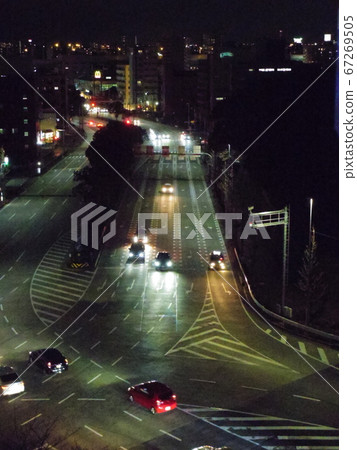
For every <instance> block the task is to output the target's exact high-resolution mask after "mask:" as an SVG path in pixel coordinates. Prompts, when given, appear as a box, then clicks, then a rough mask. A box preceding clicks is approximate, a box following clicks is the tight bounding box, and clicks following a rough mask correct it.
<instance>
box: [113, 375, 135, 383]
mask: <svg viewBox="0 0 357 450" xmlns="http://www.w3.org/2000/svg"><path fill="white" fill-rule="evenodd" d="M115 377H116V378H119V380H121V381H124V383H127V384H131V383H130V381H128V380H124V378H120V377H119V376H118V375H115Z"/></svg>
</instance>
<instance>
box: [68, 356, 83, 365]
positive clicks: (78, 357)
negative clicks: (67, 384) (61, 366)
mask: <svg viewBox="0 0 357 450" xmlns="http://www.w3.org/2000/svg"><path fill="white" fill-rule="evenodd" d="M79 359H81V357H80V356H77V358H76V359H74V360H73V361H71V362H70V363H69V365H70V366H72V364H74V363H75V362H76V361H78V360H79Z"/></svg>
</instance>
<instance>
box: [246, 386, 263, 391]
mask: <svg viewBox="0 0 357 450" xmlns="http://www.w3.org/2000/svg"><path fill="white" fill-rule="evenodd" d="M241 387H242V388H245V389H253V390H255V391H267V390H268V389H263V388H257V387H253V386H241Z"/></svg>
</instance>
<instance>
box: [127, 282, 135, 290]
mask: <svg viewBox="0 0 357 450" xmlns="http://www.w3.org/2000/svg"><path fill="white" fill-rule="evenodd" d="M134 284H135V280H133V282H132V283H131V286H128V287H127V288H126V290H127V291H131V290H132V289H133V287H134Z"/></svg>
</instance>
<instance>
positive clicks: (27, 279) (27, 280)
mask: <svg viewBox="0 0 357 450" xmlns="http://www.w3.org/2000/svg"><path fill="white" fill-rule="evenodd" d="M29 281H30V278H26V280H24V281H23V282H22V284H25V283H28V282H29Z"/></svg>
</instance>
